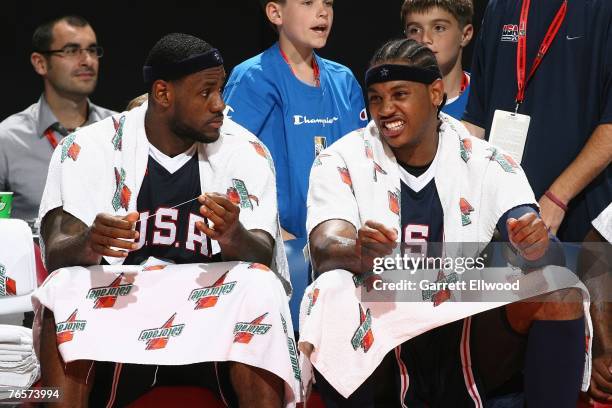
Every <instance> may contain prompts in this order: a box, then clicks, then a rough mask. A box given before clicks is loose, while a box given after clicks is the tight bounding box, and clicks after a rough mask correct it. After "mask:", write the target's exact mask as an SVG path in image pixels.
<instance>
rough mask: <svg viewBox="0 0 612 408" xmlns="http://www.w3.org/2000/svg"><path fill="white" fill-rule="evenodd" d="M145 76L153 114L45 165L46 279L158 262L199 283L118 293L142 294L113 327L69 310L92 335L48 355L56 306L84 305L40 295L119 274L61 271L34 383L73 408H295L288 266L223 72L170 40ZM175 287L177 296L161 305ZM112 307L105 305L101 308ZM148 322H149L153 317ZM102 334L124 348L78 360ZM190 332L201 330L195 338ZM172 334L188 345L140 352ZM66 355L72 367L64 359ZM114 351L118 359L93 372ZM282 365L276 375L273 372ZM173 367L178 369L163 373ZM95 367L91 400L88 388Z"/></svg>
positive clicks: (135, 114)
mask: <svg viewBox="0 0 612 408" xmlns="http://www.w3.org/2000/svg"><path fill="white" fill-rule="evenodd" d="M143 73H144V80H145V84H146V86H147V88H148V90H149V93H148V102H146V103H144V104H143V105H142V106H140V107H137V108H134V109H132V110H131V111H129V112H125V113H122V114H120V115H115V116H113V117H112V118H108V119H106V120H103V121H100V122H98V123H96V124H94V125H92V126H90V127H88V128H86V129H83V130H81V131H78V132H76V133H75V134H74V135H73V136H71V137H69V138H67V139H65V140H64V142H63V143H62V145H61V147H60V148H58V149H57V150H56V152H55V154H54V156H53V157H52V159H51V165H50V168H49V177H48V182H47V186H46V188H45V193H44V196H43V200H42V203H41V210H40V217H41V219H42V225H41V237H42V242H43V244H44V248H45V263H46V266H47V269H48V270H50V271H53V270H56V269H58V268H66V267H71V266H92V265H100V264H101V263H106V262H108V263H113V264H116V263H123V265H142V264H143V263H146V262H147V261H148V260H149V261H150V260H151V259H156V260H160V259H163V260H164V261H167V262H171V263H175V264H181V265H182V267H183V268H187V269H189V270H190V271H193V273H195V274H196V276H198V278H197V279H195V280H194V279H193V278H188V273H183V274H181V273H177V274H176V275H175V276H174V278H173V279H171V280H170V281H169V282H167V283H166V284H160V283H159V279H163V276H160V277H159V279H158V280H157V282H158V284H157V286H156V285H155V284H153V285H146V284H141V283H140V282H142V281H140V280H139V278H138V277H136V278H134V277H131V278H129V279H128V280H130V283H127V284H128V285H129V284H131V283H134V279H135V285H136V286H139V285H142V286H140V289H139V290H138V292H139V293H138V294H137V296H136V297H137V298H138V301H137V302H135V305H130V306H129V307H127V310H124V311H123V313H115V314H113V315H112V316H113V317H112V318H110V319H109V318H108V315H106V317H105V315H104V313H99V312H98V311H97V310H96V309H99V308H100V307H99V306H93V308H92V304H91V302H89V303H90V304H87V305H82V306H78V309H79V316H78V318H79V319H80V320H82V321H89V323H88V326H87V327H85V328H84V333H82V335H81V336H78V337H77V336H75V338H74V340H72V337H71V342H69V343H68V344H63V343H61V342H60V341H59V340H57V341H56V331H57V330H60V329H59V327H60V326H59V325H61V323H60V318H63V315H64V314H65V312H64V311H62V309H61V304H65V301H67V302H68V303H70V305H71V306H70V307H72V306H73V304H74V302H76V303H79V302H81V301H82V299H83V296H79V295H76V296H75V297H74V298H69V299H68V298H66V295H62V296H64V297H63V299H64V300H60V298H59V297H56V296H55V295H54V293H55V292H56V291H55V290H53V289H50V288H53V287H57V290H58V292H63V290H65V289H66V286H63V285H62V283H61V280H62V279H61V277H62V276H67V275H66V274H70V273H76V275H75V276H74V277H73V278H71V279H70V281H71V282H72V283H71V284H70V286H71V287H72V288H73V289H75V288H76V286H78V285H77V284H76V281H78V280H79V278H80V277H82V276H89V273H91V274H92V279H94V280H95V279H96V277H100V276H103V273H104V272H111V273H115V272H117V271H118V270H117V269H103V271H102V273H95V272H94V271H96V270H98V269H95V270H92V269H90V270H82V269H80V270H76V269H75V268H67V269H61V270H60V271H59V272H58V273H57V274H55V275H54V277H53V278H50V279H49V280H48V281H47V283H46V284H45V285H44V287H43V288H42V289H41V290H40V291H39V293H38V296H39V299H41V302H42V303H43V304H44V305H45V314H44V323H43V330H42V339H41V344H42V345H41V360H42V378H43V382H44V383H45V384H46V385H47V386H60V387H62V389H63V390H64V393H66V394H69V398H68V397H67V398H66V400H72V401H74V400H78V401H80V404H81V405H83V406H84V405H86V403H87V400H88V399H89V401H90V403H91V404H92V405H94V406H100V405H101V404H104V405H105V406H127V405H128V404H129V403H130V402H132V401H134V400H135V399H137V398H138V397H139V396H140V395H142V394H144V393H145V392H147V391H148V390H149V389H150V388H151V387H153V385H155V384H170V383H172V384H182V385H200V386H206V387H210V388H212V389H213V390H214V391H217V392H218V394H219V397H220V398H222V399H224V400H226V401H229V403H230V404H231V405H232V406H233V405H235V404H236V403H239V404H240V405H241V406H253V407H257V406H262V407H263V406H266V407H275V406H280V405H281V404H282V403H283V400H284V399H285V402H286V403H292V402H295V398H297V396H298V395H299V394H298V393H297V392H295V391H293V392H292V391H291V388H288V390H285V391H284V390H283V381H282V378H281V377H282V374H279V371H278V368H279V367H285V368H286V370H287V372H290V370H291V367H292V366H291V363H290V358H289V354H288V353H289V350H288V348H287V342H288V337H287V336H290V334H288V333H292V329H291V325H290V316H289V314H288V306H287V300H286V297H285V295H286V292H285V288H286V287H288V286H285V285H288V275H287V274H286V272H287V271H286V269H283V265H284V264H286V261H285V260H284V252H282V251H280V252H279V248H278V247H279V245H282V240H281V239H280V234H279V226H278V221H277V207H276V190H275V183H274V172H273V166H271V159H270V157H269V156H268V154H267V151H266V150H265V148H264V147H263V146H262V145H261V143H260V142H258V141H257V139H256V138H255V136H253V135H252V134H250V133H249V132H248V131H246V130H245V129H244V128H242V127H240V126H238V125H237V124H235V123H233V122H232V121H231V120H229V119H227V120H224V115H223V110H224V109H225V104H224V102H223V98H222V95H221V89H222V86H223V83H224V81H225V70H224V67H223V60H222V57H221V54H220V52H219V51H218V50H216V49H214V48H213V47H212V46H210V45H209V44H208V43H206V42H205V41H203V40H201V39H199V38H196V37H193V36H190V35H187V34H181V33H174V34H169V35H166V36H165V37H163V38H162V39H161V40H159V41H158V42H157V44H156V45H155V46H154V47H153V48H152V49H151V51H150V53H149V56H148V58H147V61H146V63H145V66H144V70H143ZM230 261H233V262H230ZM153 262H159V261H153ZM239 262H243V263H239ZM249 264H250V265H249ZM113 266H114V265H113ZM156 266H158V265H156ZM268 266H269V267H271V268H273V269H275V270H276V271H278V272H279V275H280V278H279V277H277V275H275V274H274V273H272V272H271V271H270V268H269V267H268ZM127 268H128V269H125V270H124V269H122V270H120V271H119V272H122V273H121V274H120V275H118V276H117V275H114V276H113V279H114V280H116V282H117V283H116V284H117V285H119V284H120V282H121V280H122V279H123V278H122V276H124V274H123V272H125V273H126V274H127V273H129V271H130V270H131V271H134V268H135V267H134V266H131V267H127ZM130 268H131V269H130ZM143 268H146V266H141V267H139V268H138V267H137V269H140V271H141V272H142V273H143V275H144V276H143V279H147V278H146V277H147V276H151V275H150V274H149V272H152V271H151V270H147V271H145V270H144V269H143ZM160 270H163V267H162V269H160ZM98 271H99V270H98ZM117 273H118V272H117ZM164 275H165V276H168V275H167V274H164ZM58 278H59V279H58ZM226 279H227V281H225V280H226ZM88 281H89V282H88V283H87V284H86V285H89V286H91V280H88ZM75 285H76V286H75ZM175 285H176V287H175ZM93 286H94V287H95V288H99V287H101V285H98V284H96V285H93ZM102 286H106V285H102ZM172 287H175V288H176V289H177V291H178V292H177V293H179V294H178V295H176V296H170V295H169V293H170V292H172V291H173V290H172V289H171V288H172ZM95 288H93V287H92V288H89V287H85V288H83V291H85V292H86V293H89V291H90V290H92V289H95ZM217 288H218V289H217ZM72 292H73V293H78V292H79V290H73V291H72ZM230 293H231V296H230ZM205 294H208V295H205ZM221 295H223V297H222V298H219V297H220V296H221ZM147 299H150V300H149V301H147ZM166 299H168V300H166ZM194 301H195V302H196V304H195V307H194ZM117 302H119V301H117ZM114 304H115V301H114V300H113V301H112V304H111V305H110V306H108V308H109V309H113V305H114ZM181 305H182V306H181ZM139 307H142V309H139ZM158 308H161V309H159V310H158V313H156V312H153V311H154V310H155V309H158ZM285 309H286V310H285ZM110 312H115V310H110ZM126 312H127V313H126ZM70 313H72V311H71V312H70ZM130 313H133V315H132V317H131V318H130V317H128V316H130ZM152 314H159V315H163V317H164V319H165V320H164V321H166V323H165V324H164V326H163V327H161V328H160V327H159V324H161V323H162V322H158V321H157V319H159V318H160V317H162V316H159V317H157V318H155V319H153V320H151V322H148V323H147V316H151V315H152ZM166 315H167V316H172V317H171V318H170V319H168V317H167V316H166ZM55 316H57V319H55ZM283 316H286V317H283ZM75 318H76V317H75ZM211 319H212V320H211ZM173 322H174V323H173ZM55 323H57V324H58V326H56V325H55ZM105 324H108V325H110V326H109V327H119V326H122V327H124V328H125V330H114V329H113V330H112V331H113V333H115V334H113V335H112V336H111V337H112V338H113V339H114V340H116V341H118V342H119V343H118V344H120V346H118V347H113V346H110V345H108V341H113V340H106V341H105V342H106V347H103V348H102V349H100V350H99V351H98V352H97V353H94V354H90V355H87V353H88V349H91V343H88V342H87V341H85V340H83V341H84V342H83V343H79V339H82V338H84V335H86V333H92V332H95V330H96V327H98V328H99V327H101V326H100V325H105ZM141 324H143V325H145V327H143V328H144V329H146V330H145V331H144V332H142V333H144V334H141V336H140V337H138V336H136V335H130V334H129V332H130V329H129V328H130V327H134V326H135V325H141ZM199 324H204V326H203V327H202V328H201V329H199V330H198V329H196V326H197V325H199ZM170 327H173V328H174V329H173V330H172V331H171V332H172V333H175V334H173V335H172V336H178V335H179V334H180V335H181V340H182V341H185V342H186V343H182V345H181V344H180V343H179V342H175V341H172V342H169V341H168V340H169V337H168V336H166V337H163V336H162V337H160V338H159V339H156V341H155V342H154V344H149V346H148V347H147V350H151V349H156V350H157V349H161V348H164V349H165V350H158V352H156V353H149V352H146V351H145V349H144V347H142V343H141V342H139V340H138V339H139V338H140V339H141V340H142V339H148V338H149V337H147V336H153V337H155V336H158V335H159V333H163V329H164V328H170ZM183 327H185V331H184V332H183V329H182V328H183ZM211 328H215V329H214V330H212V329H211ZM90 329H91V330H90ZM232 330H233V331H232ZM283 330H285V331H284V332H283ZM268 332H269V333H268ZM156 333H157V334H156ZM168 333H170V332H168ZM135 334H137V333H135ZM143 336H144V337H143ZM158 337H159V336H158ZM251 340H252V341H251ZM278 341H281V343H278ZM96 342H97V341H96ZM167 343H168V346H167V347H166V345H167ZM59 344H61V347H62V352H63V353H62V357H63V358H64V359H65V361H72V360H81V361H77V362H72V363H70V364H67V365H65V364H63V362H62V360H61V358H60V356H59V354H58V351H57V350H58V345H59ZM292 344H294V343H292ZM260 347H261V348H260ZM67 348H71V349H72V350H73V351H75V352H76V353H78V357H75V355H74V354H71V353H70V352H69V353H68V354H66V351H67ZM117 350H129V353H128V354H127V355H124V356H120V355H114V356H112V357H108V356H104V354H105V353H109V352H110V353H114V351H117ZM266 350H268V351H270V352H268V351H266ZM271 350H273V352H272V351H271ZM100 352H101V353H102V354H100ZM82 353H85V354H82ZM278 353H281V354H282V355H283V357H281V358H283V359H285V360H284V361H285V362H286V364H283V363H282V362H281V364H280V365H279V364H278V363H279V362H280V360H278V359H277V357H276V356H277V355H279V354H278ZM283 353H284V354H283ZM201 354H203V356H202V355H201ZM264 354H265V355H266V358H263V355H264ZM198 355H200V356H199V357H196V356H198ZM70 357H71V358H70ZM85 360H94V361H95V360H102V361H97V362H96V363H95V364H93V363H91V362H88V361H85ZM108 361H111V363H109V362H108ZM164 364H166V365H164ZM175 364H182V365H181V366H180V367H168V365H175ZM92 366H93V367H94V372H95V384H94V385H93V387H91V381H90V382H89V383H88V381H87V378H88V375H87V372H88V371H89V369H90V367H92ZM80 369H82V370H80ZM281 371H282V370H281ZM75 372H76V373H77V374H75ZM275 374H276V375H275ZM289 376H290V378H293V377H294V374H289ZM290 381H291V380H287V379H285V382H290ZM90 388H93V390H92V391H91V393H89V390H90Z"/></svg>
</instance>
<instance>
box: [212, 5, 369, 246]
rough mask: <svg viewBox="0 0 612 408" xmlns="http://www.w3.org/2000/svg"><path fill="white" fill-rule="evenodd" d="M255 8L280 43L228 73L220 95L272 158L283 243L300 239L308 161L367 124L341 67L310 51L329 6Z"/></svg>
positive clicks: (329, 19) (327, 22)
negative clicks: (271, 28) (274, 31)
mask: <svg viewBox="0 0 612 408" xmlns="http://www.w3.org/2000/svg"><path fill="white" fill-rule="evenodd" d="M261 4H262V7H263V8H264V11H265V14H266V16H267V18H268V20H269V21H270V23H271V24H272V25H273V26H274V27H275V29H276V31H277V32H278V37H279V39H278V42H277V43H276V44H274V45H273V46H272V47H270V48H269V49H267V50H266V51H264V52H263V53H261V54H259V55H257V56H255V57H253V58H250V59H248V60H246V61H244V62H243V63H241V64H239V65H238V66H236V67H235V68H234V70H233V71H232V73H231V75H230V77H229V79H228V81H227V85H226V87H225V92H224V95H223V97H224V99H225V102H226V104H227V110H226V114H227V115H228V117H231V118H232V120H234V121H235V122H237V123H239V124H241V125H242V126H244V127H245V128H247V129H248V130H250V131H251V132H253V133H254V134H255V135H257V136H258V137H259V138H260V139H261V140H262V142H263V143H264V144H265V145H266V147H267V148H268V149H269V150H270V153H271V154H272V158H273V160H274V164H275V166H276V173H277V174H276V178H277V191H278V199H279V203H278V204H279V213H280V221H281V226H282V227H283V230H284V232H285V233H286V234H284V237H285V238H286V239H291V238H294V237H298V238H299V237H305V236H306V195H307V193H308V177H309V175H310V168H311V167H312V163H313V161H314V160H315V158H316V155H317V154H318V152H319V151H321V150H322V149H323V148H325V147H327V146H329V145H331V144H332V143H333V142H335V141H336V140H338V139H339V138H340V137H342V136H343V135H345V134H347V133H349V132H351V131H353V130H355V129H358V128H361V127H364V126H365V125H366V124H367V115H366V112H365V105H364V101H363V93H362V91H361V87H360V86H359V84H358V83H357V80H356V79H355V77H354V75H353V74H352V73H351V71H350V70H349V69H348V68H347V67H345V66H343V65H340V64H338V63H335V62H332V61H329V60H326V59H323V58H320V57H319V56H318V55H316V54H315V52H314V50H315V49H319V48H322V47H324V46H325V44H326V42H327V37H328V36H329V33H330V31H331V27H332V23H333V16H334V11H333V1H330V0H313V1H304V0H274V1H268V0H261Z"/></svg>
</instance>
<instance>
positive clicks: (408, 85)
mask: <svg viewBox="0 0 612 408" xmlns="http://www.w3.org/2000/svg"><path fill="white" fill-rule="evenodd" d="M443 92H444V86H443V85H442V81H441V80H437V81H435V82H434V83H433V84H432V85H425V84H421V83H417V82H411V81H390V82H383V83H378V84H374V85H371V86H370V87H369V88H368V108H369V110H370V114H371V115H372V118H373V119H374V122H375V123H376V126H377V127H378V129H379V130H380V134H381V135H382V137H383V138H384V140H385V141H386V142H387V144H389V146H391V148H393V149H404V148H408V149H411V148H414V147H416V146H418V145H419V144H420V143H421V142H422V141H423V139H424V138H425V137H427V136H428V130H430V129H432V128H434V129H435V127H436V126H437V125H436V124H437V120H438V119H437V106H438V105H439V104H440V103H441V102H442V95H443Z"/></svg>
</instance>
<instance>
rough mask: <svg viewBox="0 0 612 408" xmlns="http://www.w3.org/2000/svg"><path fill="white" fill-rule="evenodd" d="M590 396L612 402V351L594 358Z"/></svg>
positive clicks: (598, 400) (601, 400)
mask: <svg viewBox="0 0 612 408" xmlns="http://www.w3.org/2000/svg"><path fill="white" fill-rule="evenodd" d="M589 396H590V397H591V398H593V399H594V400H595V401H597V402H602V403H605V402H612V353H606V354H604V355H602V356H599V357H596V358H593V372H592V374H591V386H590V387H589Z"/></svg>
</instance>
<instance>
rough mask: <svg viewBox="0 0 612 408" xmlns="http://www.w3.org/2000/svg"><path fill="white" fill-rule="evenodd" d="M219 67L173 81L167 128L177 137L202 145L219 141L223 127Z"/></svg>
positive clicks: (221, 74) (223, 105) (223, 72)
mask: <svg viewBox="0 0 612 408" xmlns="http://www.w3.org/2000/svg"><path fill="white" fill-rule="evenodd" d="M224 82H225V70H224V69H223V67H222V66H219V67H215V68H208V69H205V70H203V71H200V72H196V73H194V74H191V75H188V76H186V77H185V78H182V79H180V80H177V81H175V82H174V89H175V96H174V107H173V111H172V116H171V118H170V128H171V129H172V131H173V132H174V133H175V134H176V135H177V136H179V137H181V138H183V139H187V140H192V141H196V142H202V143H212V142H214V141H216V140H217V139H218V138H219V134H220V133H219V129H220V128H221V125H222V124H223V110H224V109H225V103H224V102H223V95H222V92H223V84H224Z"/></svg>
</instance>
